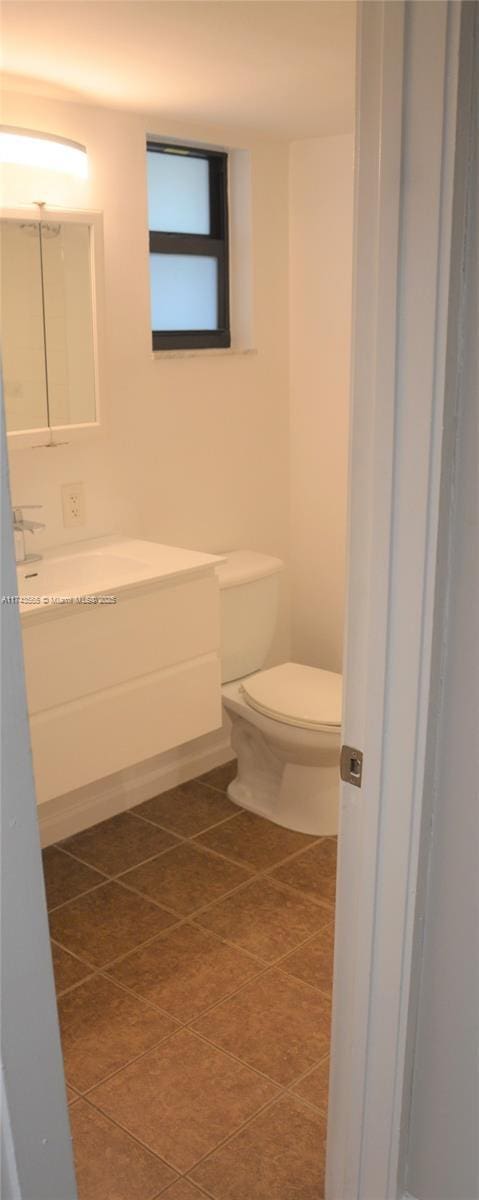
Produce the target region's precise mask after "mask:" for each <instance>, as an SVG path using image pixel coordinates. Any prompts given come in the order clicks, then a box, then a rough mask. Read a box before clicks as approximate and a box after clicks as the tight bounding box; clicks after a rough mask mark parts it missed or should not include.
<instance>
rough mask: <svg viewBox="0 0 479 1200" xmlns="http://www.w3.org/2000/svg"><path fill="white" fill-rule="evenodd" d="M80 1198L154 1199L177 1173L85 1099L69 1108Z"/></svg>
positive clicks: (99, 1199)
mask: <svg viewBox="0 0 479 1200" xmlns="http://www.w3.org/2000/svg"><path fill="white" fill-rule="evenodd" d="M70 1123H71V1127H72V1134H73V1148H74V1153H75V1165H76V1174H77V1185H78V1200H154V1198H155V1197H156V1196H158V1195H159V1193H160V1192H161V1191H162V1190H163V1189H164V1188H165V1187H167V1185H168V1184H169V1183H171V1182H172V1181H173V1180H174V1178H175V1173H174V1171H172V1170H171V1169H170V1167H168V1166H166V1163H163V1162H160V1159H159V1158H156V1157H155V1156H154V1155H153V1154H150V1152H149V1150H145V1149H144V1148H143V1146H139V1145H138V1142H134V1141H133V1138H131V1137H129V1136H128V1134H127V1133H124V1131H123V1130H122V1129H118V1128H117V1126H116V1125H112V1123H111V1121H108V1120H107V1118H106V1117H104V1116H102V1114H101V1113H99V1112H96V1110H95V1109H93V1108H91V1107H90V1105H88V1104H87V1103H86V1102H85V1101H84V1100H78V1101H77V1103H76V1104H74V1105H73V1107H72V1108H71V1109H70Z"/></svg>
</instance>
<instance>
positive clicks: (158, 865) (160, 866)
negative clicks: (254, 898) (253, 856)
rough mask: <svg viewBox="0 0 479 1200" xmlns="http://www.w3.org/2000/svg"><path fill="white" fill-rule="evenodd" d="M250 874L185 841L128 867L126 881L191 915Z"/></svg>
mask: <svg viewBox="0 0 479 1200" xmlns="http://www.w3.org/2000/svg"><path fill="white" fill-rule="evenodd" d="M249 878H250V872H249V871H247V870H245V868H244V867H239V866H237V865H236V863H231V862H228V861H227V860H226V859H225V858H219V857H218V855H216V854H211V853H210V852H209V851H207V850H202V849H200V848H199V847H197V846H196V845H193V844H192V843H189V842H188V843H185V842H182V843H181V845H179V846H176V847H175V848H174V849H173V850H167V852H166V854H160V856H159V858H154V859H152V860H151V862H148V863H143V865H142V866H141V867H135V868H134V869H133V871H128V872H127V874H126V875H123V877H122V883H125V884H127V885H128V886H130V887H133V888H135V890H136V891H138V892H143V894H144V895H145V896H149V897H150V899H151V900H156V901H158V903H159V904H161V903H162V904H166V905H167V907H168V908H172V909H174V911H175V912H177V913H180V914H181V915H182V916H188V914H189V913H193V912H195V910H196V909H198V908H202V907H203V906H204V905H205V904H210V903H211V902H212V901H213V900H218V899H219V898H220V897H221V896H224V895H225V893H226V892H231V891H232V890H233V888H235V887H237V886H238V884H240V883H244V882H245V881H246V880H247V879H249Z"/></svg>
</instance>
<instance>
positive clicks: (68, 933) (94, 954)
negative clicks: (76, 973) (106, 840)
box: [50, 883, 175, 967]
mask: <svg viewBox="0 0 479 1200" xmlns="http://www.w3.org/2000/svg"><path fill="white" fill-rule="evenodd" d="M174 920H175V918H174V917H172V916H171V914H170V913H167V912H166V911H165V910H164V909H162V908H158V906H157V905H155V904H152V903H151V902H150V901H149V900H145V899H144V898H143V896H136V895H135V894H134V892H130V891H128V889H127V888H124V887H122V886H121V884H119V883H105V884H104V885H103V887H99V888H96V889H95V891H94V892H88V893H87V895H86V896H80V898H79V899H78V900H72V901H71V902H70V904H64V905H63V907H62V908H57V909H55V911H54V912H53V913H51V916H50V930H51V934H52V937H53V938H55V940H56V941H58V942H60V943H61V944H62V946H64V947H65V949H67V950H73V952H74V953H75V954H78V955H79V956H80V958H85V959H87V960H88V962H90V963H93V965H94V966H97V967H102V966H104V965H105V963H108V962H111V961H112V959H114V958H118V957H119V955H120V954H128V951H129V950H133V949H134V948H135V946H139V944H140V942H146V941H147V939H148V938H152V937H154V936H155V934H157V933H160V931H161V930H162V929H165V928H166V927H167V926H168V925H172V924H173V923H174Z"/></svg>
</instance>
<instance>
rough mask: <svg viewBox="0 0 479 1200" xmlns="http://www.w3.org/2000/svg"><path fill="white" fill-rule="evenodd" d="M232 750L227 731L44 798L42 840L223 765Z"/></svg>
mask: <svg viewBox="0 0 479 1200" xmlns="http://www.w3.org/2000/svg"><path fill="white" fill-rule="evenodd" d="M203 742H204V744H202V743H203ZM232 754H233V751H232V749H231V742H230V739H229V735H228V733H227V731H226V730H225V729H223V730H220V731H219V733H218V734H210V735H207V737H206V738H205V739H198V740H196V741H194V742H190V743H188V744H187V745H186V746H182V747H180V748H179V749H178V750H173V751H170V752H168V753H167V754H164V755H162V756H161V757H160V758H159V759H155V760H151V759H150V760H148V761H147V762H144V763H139V764H138V766H136V767H132V768H130V769H128V770H126V771H121V772H119V773H118V775H114V776H110V778H108V779H103V780H99V781H98V783H95V784H92V785H91V786H89V787H84V788H78V790H77V791H75V792H70V793H69V794H67V795H65V796H58V797H55V799H54V800H46V801H45V802H44V803H43V804H40V805H39V806H38V822H39V826H40V840H41V844H42V846H49V845H51V844H52V842H58V841H61V839H62V838H66V837H70V836H71V835H72V834H73V833H79V832H80V830H81V829H87V828H88V827H89V826H90V825H96V824H97V823H98V821H105V820H106V819H107V818H108V817H113V816H115V815H116V814H117V813H120V812H126V811H127V810H128V809H129V808H134V806H135V805H136V804H142V802H143V801H144V800H151V799H153V797H154V796H158V795H160V794H161V793H162V792H167V791H168V789H169V788H172V787H176V786H177V785H178V784H180V783H186V782H187V781H188V780H189V779H195V778H196V776H197V775H202V774H204V772H205V771H211V770H212V768H213V767H219V766H221V765H222V764H223V763H225V762H228V761H229V759H230V758H231V757H232Z"/></svg>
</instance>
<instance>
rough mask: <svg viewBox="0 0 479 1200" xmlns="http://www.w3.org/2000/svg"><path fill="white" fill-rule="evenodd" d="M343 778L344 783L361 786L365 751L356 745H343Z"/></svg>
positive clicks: (341, 767) (341, 764)
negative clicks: (356, 747)
mask: <svg viewBox="0 0 479 1200" xmlns="http://www.w3.org/2000/svg"><path fill="white" fill-rule="evenodd" d="M340 770H341V779H342V781H343V783H352V784H354V787H361V782H362V777H363V752H362V750H356V749H355V747H354V746H341V763H340Z"/></svg>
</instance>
